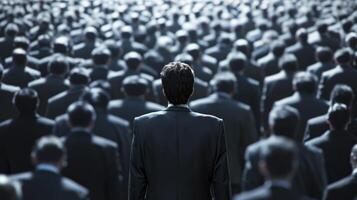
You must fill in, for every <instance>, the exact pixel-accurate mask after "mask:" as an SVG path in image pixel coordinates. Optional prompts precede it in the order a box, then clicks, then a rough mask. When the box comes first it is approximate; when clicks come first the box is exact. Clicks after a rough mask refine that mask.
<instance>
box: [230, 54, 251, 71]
mask: <svg viewBox="0 0 357 200" xmlns="http://www.w3.org/2000/svg"><path fill="white" fill-rule="evenodd" d="M246 64H247V57H246V56H245V55H244V54H243V53H241V52H238V53H235V54H234V55H232V56H229V58H228V67H229V69H230V70H231V71H232V72H233V73H237V72H241V71H242V70H243V69H244V68H245V66H246Z"/></svg>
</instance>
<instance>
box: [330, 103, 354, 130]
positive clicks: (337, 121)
mask: <svg viewBox="0 0 357 200" xmlns="http://www.w3.org/2000/svg"><path fill="white" fill-rule="evenodd" d="M328 121H329V124H330V125H331V126H332V127H333V128H334V129H336V130H342V129H344V128H345V127H346V125H347V123H349V121H350V111H349V109H348V108H347V106H346V105H345V104H340V103H335V104H333V105H332V106H331V107H330V109H329V111H328Z"/></svg>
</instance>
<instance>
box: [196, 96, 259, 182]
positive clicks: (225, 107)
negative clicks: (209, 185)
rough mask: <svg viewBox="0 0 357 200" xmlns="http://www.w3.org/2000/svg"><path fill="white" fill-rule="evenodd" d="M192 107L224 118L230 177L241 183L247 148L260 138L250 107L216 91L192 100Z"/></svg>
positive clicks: (232, 180)
mask: <svg viewBox="0 0 357 200" xmlns="http://www.w3.org/2000/svg"><path fill="white" fill-rule="evenodd" d="M190 107H191V108H192V110H194V111H196V112H199V113H204V114H208V115H214V116H216V117H219V118H221V119H223V121H224V125H225V126H224V128H225V133H226V141H227V152H228V163H229V171H230V179H231V182H232V183H233V184H240V182H241V173H242V171H243V167H244V152H245V149H246V147H247V146H248V145H249V144H251V143H253V142H255V141H256V140H257V139H258V134H257V130H256V126H255V121H254V117H253V113H252V111H251V109H250V107H249V106H247V105H245V104H243V103H240V102H238V101H235V100H233V99H232V98H231V97H230V96H229V95H228V94H224V93H214V94H212V95H210V96H208V97H206V98H202V99H198V100H196V101H192V102H191V103H190Z"/></svg>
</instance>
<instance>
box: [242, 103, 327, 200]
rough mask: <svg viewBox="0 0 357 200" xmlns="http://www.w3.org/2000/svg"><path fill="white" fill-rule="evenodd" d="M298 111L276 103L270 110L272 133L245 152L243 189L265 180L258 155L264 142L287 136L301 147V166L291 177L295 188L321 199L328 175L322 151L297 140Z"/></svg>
mask: <svg viewBox="0 0 357 200" xmlns="http://www.w3.org/2000/svg"><path fill="white" fill-rule="evenodd" d="M298 121H299V113H298V111H297V110H296V109H294V108H292V107H290V106H277V107H274V108H273V110H272V111H271V112H270V116H269V127H270V129H271V131H270V132H271V135H270V136H269V137H268V138H267V139H263V140H260V141H258V142H256V143H254V144H251V145H249V146H248V148H247V150H246V152H245V167H244V172H243V178H242V183H243V184H242V186H243V190H244V191H249V190H252V189H254V188H256V187H259V186H261V185H262V184H263V183H264V177H263V176H262V174H261V173H259V164H258V163H259V157H260V153H261V148H262V146H263V143H264V142H265V141H267V140H269V139H270V138H274V137H285V138H289V139H291V140H293V141H294V143H295V145H296V147H297V150H298V160H299V165H298V168H297V173H296V174H295V175H294V176H293V178H292V188H293V190H294V191H295V192H297V193H300V194H304V195H307V196H310V197H313V198H316V199H321V197H322V195H323V191H324V189H325V186H326V174H325V168H324V161H323V156H322V152H321V151H320V150H319V149H317V148H313V147H307V146H305V145H304V144H303V143H302V142H301V141H298V140H296V133H297V132H296V131H297V128H298Z"/></svg>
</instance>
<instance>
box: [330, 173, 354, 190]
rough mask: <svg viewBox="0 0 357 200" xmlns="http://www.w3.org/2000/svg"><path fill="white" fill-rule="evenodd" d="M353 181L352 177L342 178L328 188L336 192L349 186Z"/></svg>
mask: <svg viewBox="0 0 357 200" xmlns="http://www.w3.org/2000/svg"><path fill="white" fill-rule="evenodd" d="M352 181H353V177H352V176H351V175H349V176H347V177H345V178H342V179H340V180H338V181H336V182H334V183H331V184H330V185H329V186H327V190H328V191H336V190H339V189H341V188H343V187H345V186H347V185H349V184H350V183H351V182H352Z"/></svg>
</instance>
